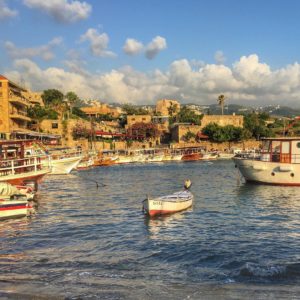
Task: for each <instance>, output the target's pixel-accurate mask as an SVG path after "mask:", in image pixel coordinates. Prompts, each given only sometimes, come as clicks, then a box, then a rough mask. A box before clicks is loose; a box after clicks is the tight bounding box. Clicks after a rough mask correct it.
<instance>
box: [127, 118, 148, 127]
mask: <svg viewBox="0 0 300 300" xmlns="http://www.w3.org/2000/svg"><path fill="white" fill-rule="evenodd" d="M151 121H152V118H151V116H150V115H128V116H127V125H126V128H129V127H131V126H132V125H133V124H136V123H145V124H148V123H151Z"/></svg>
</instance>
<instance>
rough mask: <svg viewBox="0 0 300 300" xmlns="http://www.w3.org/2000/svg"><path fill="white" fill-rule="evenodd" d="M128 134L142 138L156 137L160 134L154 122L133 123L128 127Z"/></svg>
mask: <svg viewBox="0 0 300 300" xmlns="http://www.w3.org/2000/svg"><path fill="white" fill-rule="evenodd" d="M127 132H128V134H130V135H131V136H133V137H137V138H140V139H143V140H147V139H152V138H158V137H160V135H161V132H160V130H159V129H158V127H157V125H156V124H152V123H147V124H145V123H135V124H133V125H132V126H131V127H130V128H128V131H127Z"/></svg>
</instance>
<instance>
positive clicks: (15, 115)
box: [9, 110, 31, 122]
mask: <svg viewBox="0 0 300 300" xmlns="http://www.w3.org/2000/svg"><path fill="white" fill-rule="evenodd" d="M9 117H10V118H11V119H15V120H21V121H27V122H29V121H31V119H30V118H29V117H27V113H26V112H25V111H21V110H12V111H11V112H10V114H9Z"/></svg>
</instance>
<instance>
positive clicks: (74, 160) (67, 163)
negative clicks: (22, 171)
mask: <svg viewBox="0 0 300 300" xmlns="http://www.w3.org/2000/svg"><path fill="white" fill-rule="evenodd" d="M25 155H26V156H27V157H38V158H39V159H40V160H41V163H42V166H44V167H47V168H49V169H50V173H49V174H53V175H60V174H69V173H70V172H71V171H72V170H73V169H75V168H76V167H77V166H78V165H79V163H80V161H81V160H82V158H83V155H82V153H81V152H78V151H73V150H72V149H69V148H61V149H51V150H49V151H46V150H44V149H42V148H41V145H39V144H36V143H32V142H31V143H29V144H28V145H27V146H26V149H25Z"/></svg>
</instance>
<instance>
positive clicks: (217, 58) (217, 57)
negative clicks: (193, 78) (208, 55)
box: [215, 50, 226, 65]
mask: <svg viewBox="0 0 300 300" xmlns="http://www.w3.org/2000/svg"><path fill="white" fill-rule="evenodd" d="M215 61H216V63H217V64H219V65H223V64H224V63H225V61H226V57H225V56H224V53H223V52H222V51H221V50H218V51H216V53H215Z"/></svg>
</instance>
